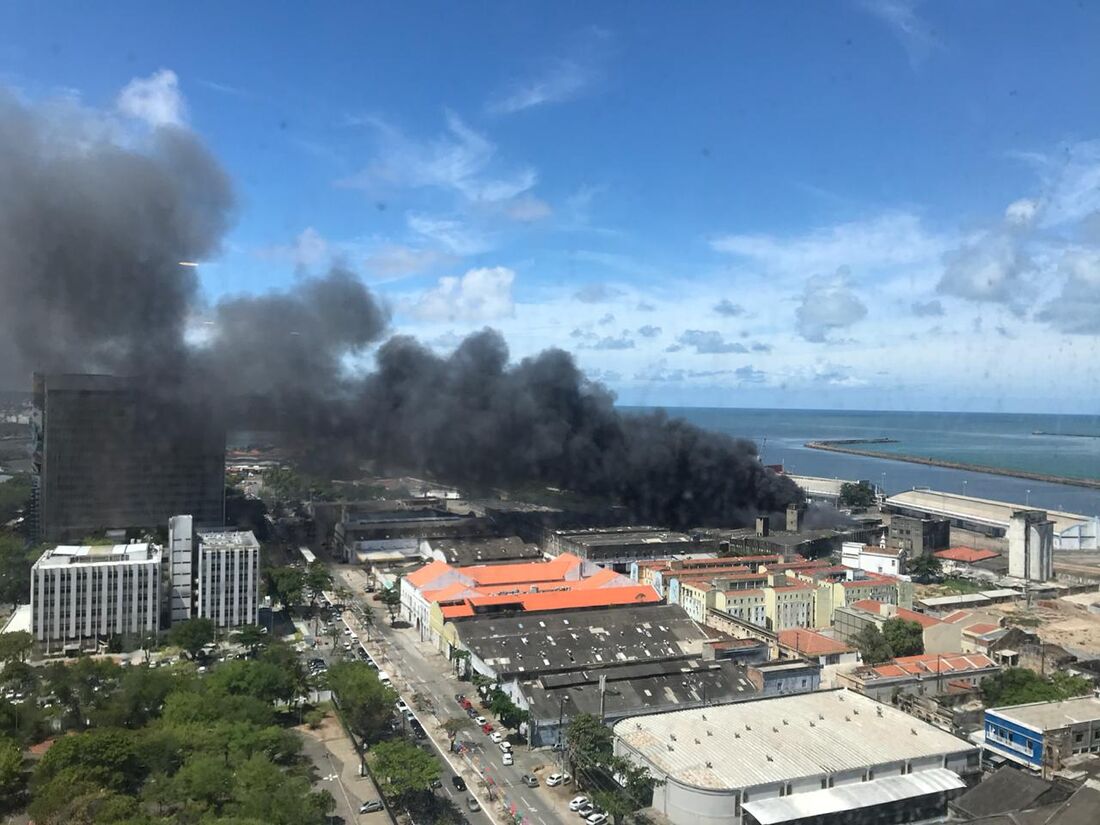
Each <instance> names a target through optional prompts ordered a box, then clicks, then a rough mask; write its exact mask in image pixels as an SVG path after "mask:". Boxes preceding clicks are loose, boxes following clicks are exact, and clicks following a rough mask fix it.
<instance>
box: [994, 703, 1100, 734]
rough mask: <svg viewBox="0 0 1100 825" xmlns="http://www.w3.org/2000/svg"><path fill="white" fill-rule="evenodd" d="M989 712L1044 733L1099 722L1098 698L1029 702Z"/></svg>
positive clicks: (1099, 708)
mask: <svg viewBox="0 0 1100 825" xmlns="http://www.w3.org/2000/svg"><path fill="white" fill-rule="evenodd" d="M990 710H991V711H992V712H993V713H996V714H997V715H998V716H1000V717H1001V718H1002V719H1009V720H1011V721H1013V722H1018V723H1019V724H1021V725H1023V726H1024V727H1028V728H1031V729H1032V730H1037V731H1044V730H1052V729H1055V728H1064V727H1066V726H1067V725H1072V724H1075V723H1077V722H1092V721H1098V720H1100V698H1097V697H1095V696H1081V697H1078V698H1077V699H1066V700H1064V701H1061V702H1031V703H1029V704H1026V705H1008V706H1005V707H1001V708H990Z"/></svg>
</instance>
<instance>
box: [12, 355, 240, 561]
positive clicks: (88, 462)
mask: <svg viewBox="0 0 1100 825" xmlns="http://www.w3.org/2000/svg"><path fill="white" fill-rule="evenodd" d="M31 426H32V429H33V438H34V466H33V469H34V480H35V508H34V518H35V526H36V529H37V534H38V536H39V538H40V539H42V540H45V541H59V540H72V539H74V538H75V539H79V538H81V537H83V536H86V535H88V534H89V533H93V532H96V531H99V530H106V529H127V528H153V527H156V526H158V525H163V524H164V523H165V522H167V521H168V519H169V518H170V517H171V516H173V515H174V514H176V513H190V514H191V515H193V516H194V519H195V525H196V526H197V527H198V526H205V527H220V526H221V525H222V524H224V518H225V432H224V430H223V429H220V428H219V427H217V426H216V425H215V424H213V423H212V422H211V421H210V420H209V417H207V419H206V420H203V418H202V416H201V415H198V414H196V413H195V412H193V411H191V410H186V409H184V408H182V407H181V406H180V405H179V404H173V403H170V402H168V401H166V400H164V399H161V398H159V397H156V396H154V395H153V394H152V393H151V392H148V391H146V390H145V389H143V387H142V386H141V385H140V383H139V382H137V381H135V380H133V379H128V378H120V377H116V376H110V375H63V374H61V375H41V374H36V375H35V377H34V409H33V415H32V425H31Z"/></svg>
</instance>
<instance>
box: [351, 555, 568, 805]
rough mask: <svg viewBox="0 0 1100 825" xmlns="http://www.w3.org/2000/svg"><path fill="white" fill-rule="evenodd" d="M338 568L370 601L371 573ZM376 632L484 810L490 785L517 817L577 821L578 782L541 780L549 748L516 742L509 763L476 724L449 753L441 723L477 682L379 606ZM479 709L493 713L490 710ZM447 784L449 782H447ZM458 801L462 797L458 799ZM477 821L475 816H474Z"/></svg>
mask: <svg viewBox="0 0 1100 825" xmlns="http://www.w3.org/2000/svg"><path fill="white" fill-rule="evenodd" d="M332 570H333V572H334V573H335V574H336V575H337V576H338V577H339V578H340V579H341V580H342V581H343V582H344V584H345V585H346V586H347V587H348V589H349V590H350V591H351V592H352V593H353V594H356V595H355V598H356V600H357V601H359V602H360V603H361V604H367V602H366V600H365V598H361V597H360V596H359V595H358V594H362V593H364V587H365V585H366V583H367V576H366V574H365V573H364V572H363V571H362V570H360V569H359V568H356V567H351V566H345V565H333V566H332ZM375 607H376V605H369V609H372V610H373V609H374V608H375ZM345 617H346V619H347V621H348V622H349V624H350V625H351V626H352V628H353V629H354V630H358V631H362V628H359V627H358V626H357V620H356V619H355V618H354V616H353V615H352V614H351V613H350V612H348V613H345ZM360 635H361V637H362V638H364V639H365V638H366V634H365V633H363V632H361V633H360ZM370 637H371V639H372V640H373V641H372V642H368V643H367V647H368V649H369V650H370V651H371V654H372V655H374V656H375V658H376V660H377V661H378V664H379V666H380V667H381V668H382V669H383V670H385V671H386V672H388V673H389V674H390V676H391V678H393V679H394V687H395V688H397V689H398V691H399V692H400V693H401V695H402V697H403V698H404V699H405V701H406V702H408V703H409V704H410V706H413V707H414V709H415V705H414V703H413V695H414V694H416V695H419V696H420V698H421V707H422V710H417V711H416V713H417V715H418V716H419V718H420V719H421V722H422V724H424V727H425V729H426V730H427V731H428V733H429V736H430V738H431V740H432V742H433V744H434V745H435V747H436V748H437V749H438V750H439V751H440V753H441V754H443V755H444V757H445V758H446V759H447V760H448V761H449V762H450V763H451V764H452V765H456V764H458V765H461V766H462V768H463V770H462V771H461V774H462V776H463V777H464V778H465V779H466V781H467V783H468V784H469V786H470V788H471V790H473V789H475V788H476V789H477V797H478V799H479V800H480V801H481V803H482V805H483V810H484V809H485V807H484V806H485V805H486V803H487V799H486V788H487V786H488V787H491V788H492V789H493V792H494V794H495V796H496V797H497V798H498V799H499V800H502V801H503V805H504V808H503V810H505V811H507V812H509V813H512V812H513V811H514V813H515V814H516V815H517V816H522V817H523V821H524V822H529V823H538V825H567V823H568V825H576V822H577V821H578V820H577V817H576V816H575V815H573V814H571V813H569V811H568V808H567V802H568V800H569V799H570V798H571V797H572V796H574V795H575V792H574V791H573V790H572V786H571V785H570V786H566V787H559V788H546V787H545V786H544V785H542V784H541V783H542V782H543V781H544V780H545V778H546V776H548V775H549V774H551V773H553V772H554V771H555V770H557V769H558V765H557V761H556V759H555V758H554V757H555V756H556V755H555V754H552V753H550V752H548V751H547V752H537V753H532V752H530V751H529V750H528V749H527V748H526V747H525V746H523V745H516V747H515V764H514V765H512V766H505V765H503V764H502V762H501V752H500V750H499V748H498V746H497V745H495V744H493V743H492V742H491V741H490V739H489V737H488V736H487V735H485V734H484V733H482V732H481V731H480V730H479V729H478V728H477V726H476V725H474V724H472V723H471V724H470V725H469V727H467V728H465V729H463V730H462V731H461V732H460V733H459V734H458V739H459V741H461V742H464V743H469V748H468V749H467V751H466V752H465V753H463V754H453V753H445V751H446V750H447V744H448V736H447V733H446V732H445V731H444V730H443V728H442V727H440V725H441V723H443V722H444V721H446V720H447V719H451V718H454V717H462V716H463V715H464V711H463V710H462V708H461V707H460V706H459V705H458V703H457V702H456V700H455V694H457V693H466V694H468V695H470V698H471V699H473V698H474V697H473V693H474V691H473V686H472V685H471V684H470V683H469V682H460V681H458V680H457V679H456V678H454V677H453V676H452V675H451V665H450V662H448V661H447V660H446V659H445V658H444V656H443V655H442V654H440V653H439V652H438V651H436V650H435V648H434V647H433V646H432V645H431V644H428V643H426V642H421V641H420V639H419V636H418V634H417V631H416V630H414V629H412V628H391V627H390V626H389V617H388V615H387V614H386V611H384V610H376V611H375V621H374V626H373V627H372V628H371V630H370ZM479 710H481V712H482V713H483V714H484V715H486V716H487V717H488V716H489V714H488V712H487V711H484V710H483V709H480V708H479ZM492 721H493V724H494V727H495V728H496V729H498V730H501V732H502V733H504V732H506V731H504V730H503V729H502V728H501V727H500V726H499V725H498V724H497V723H496V720H492ZM513 744H515V742H513ZM525 773H527V774H534V775H536V776H538V777H539V781H540V787H538V788H528V787H526V786H525V785H524V784H523V783H522V781H521V777H522V776H523V774H525ZM447 784H448V782H446V781H445V782H444V786H445V787H446V786H447ZM479 785H480V786H479ZM458 801H460V800H456V802H458ZM501 810H502V808H501V807H500V805H499V804H498V803H494V806H493V813H494V816H493V817H492V819H493V821H494V822H501V821H506V818H505V819H504V820H502V819H501V816H500V814H499V813H498V812H500V811H501ZM475 816H476V815H475ZM471 821H474V819H473V817H472V816H471Z"/></svg>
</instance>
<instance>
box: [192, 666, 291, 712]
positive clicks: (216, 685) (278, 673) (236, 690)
mask: <svg viewBox="0 0 1100 825" xmlns="http://www.w3.org/2000/svg"><path fill="white" fill-rule="evenodd" d="M206 684H207V686H208V688H209V689H210V690H212V691H217V692H223V693H227V694H231V695H236V696H252V697H254V698H256V699H259V700H261V701H263V702H279V701H281V702H289V701H290V700H291V699H293V698H294V687H295V686H294V682H293V678H292V674H291V673H290V672H289V671H287V670H284V669H283V668H280V667H279V666H278V665H276V664H273V663H271V662H265V661H253V660H250V659H235V660H233V661H231V662H225V663H224V664H222V665H219V666H218V667H217V668H215V669H214V671H213V672H212V673H211V674H210V675H209V676H207V677H206Z"/></svg>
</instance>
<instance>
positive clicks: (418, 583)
mask: <svg viewBox="0 0 1100 825" xmlns="http://www.w3.org/2000/svg"><path fill="white" fill-rule="evenodd" d="M453 569H454V568H453V567H451V565H449V564H447V562H445V561H433V562H430V563H428V564H425V565H424V566H423V567H421V568H420V569H419V570H414V571H413V572H411V573H409V574H408V575H407V576H405V581H407V582H408V583H409V584H411V585H413V586H414V587H423V586H424V585H426V584H430V583H431V582H433V581H434V580H435V579H437V578H438V577H439V576H442V575H443V574H444V573H446V572H448V571H449V570H453Z"/></svg>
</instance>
